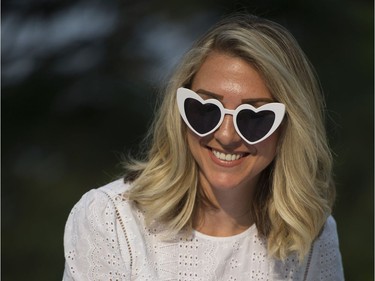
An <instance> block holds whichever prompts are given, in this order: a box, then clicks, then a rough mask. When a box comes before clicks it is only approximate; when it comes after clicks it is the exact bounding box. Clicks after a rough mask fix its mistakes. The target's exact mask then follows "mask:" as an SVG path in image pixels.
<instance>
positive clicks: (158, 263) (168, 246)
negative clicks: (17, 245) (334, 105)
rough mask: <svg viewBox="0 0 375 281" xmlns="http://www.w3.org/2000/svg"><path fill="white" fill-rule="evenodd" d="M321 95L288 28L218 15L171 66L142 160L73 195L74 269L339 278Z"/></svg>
mask: <svg viewBox="0 0 375 281" xmlns="http://www.w3.org/2000/svg"><path fill="white" fill-rule="evenodd" d="M323 106H324V103H323V98H322V95H321V93H320V89H319V85H318V83H317V80H316V78H315V76H314V71H313V68H312V66H311V65H310V63H309V62H308V60H307V58H306V57H305V55H304V54H303V52H302V51H301V49H300V47H299V46H298V44H297V43H296V41H295V40H294V38H293V37H292V36H291V35H290V33H289V32H288V31H286V30H285V29H284V28H283V27H281V26H280V25H278V24H276V23H273V22H271V21H268V20H265V19H261V18H258V17H254V16H246V15H240V16H238V15H237V16H232V17H228V18H226V19H224V20H223V21H221V22H219V23H218V24H217V25H215V26H214V27H213V28H212V29H211V30H210V31H209V32H208V33H207V34H206V35H204V36H203V37H202V38H201V39H200V40H199V41H197V42H196V43H195V45H194V46H193V47H192V49H191V50H190V51H189V52H188V53H187V54H186V56H185V57H184V58H183V60H182V62H181V63H180V65H179V67H178V68H177V69H176V71H175V73H174V75H173V76H172V78H171V80H170V83H169V85H168V86H167V89H166V90H165V95H164V96H163V102H162V104H161V106H160V109H159V112H158V114H157V116H156V119H155V122H154V124H153V126H152V131H151V133H150V136H151V137H152V138H150V139H151V145H150V149H149V151H148V153H147V156H146V157H145V159H143V160H139V161H133V162H131V163H129V164H128V165H127V173H126V176H125V180H118V181H116V182H113V183H110V184H108V185H106V186H104V187H102V188H100V189H95V190H92V191H90V192H88V193H87V194H86V195H84V197H83V198H82V199H81V200H80V201H79V202H78V203H77V205H76V206H75V207H74V208H73V210H72V213H71V214H70V216H69V219H68V222H67V225H66V230H65V239H64V243H65V256H66V268H65V272H64V280H135V279H137V280H343V279H344V277H343V269H342V264H341V256H340V252H339V246H338V237H337V231H336V225H335V221H334V219H333V218H332V216H331V211H332V205H333V202H334V195H335V191H334V185H333V182H332V178H331V174H332V171H331V169H332V159H331V154H330V151H329V148H328V145H327V139H326V133H325V129H324V125H323V123H324V116H323V114H322V111H323Z"/></svg>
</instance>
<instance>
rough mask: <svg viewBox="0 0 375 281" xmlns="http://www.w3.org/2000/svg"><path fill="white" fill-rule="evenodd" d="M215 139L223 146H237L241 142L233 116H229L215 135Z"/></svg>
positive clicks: (225, 117) (226, 116)
mask: <svg viewBox="0 0 375 281" xmlns="http://www.w3.org/2000/svg"><path fill="white" fill-rule="evenodd" d="M214 138H215V139H216V140H217V141H218V142H219V143H220V144H221V145H222V146H223V147H228V146H237V145H238V144H239V143H240V142H241V137H240V136H239V135H238V134H237V131H236V129H235V128H234V124H233V116H232V115H230V114H227V115H225V116H224V120H223V122H222V123H221V125H220V127H219V129H217V130H216V131H215V133H214Z"/></svg>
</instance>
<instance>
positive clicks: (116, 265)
mask: <svg viewBox="0 0 375 281" xmlns="http://www.w3.org/2000/svg"><path fill="white" fill-rule="evenodd" d="M119 228H120V225H119V223H118V222H117V221H116V208H115V205H114V202H113V201H112V200H111V199H110V197H108V196H107V195H106V193H104V192H102V191H100V190H92V191H90V192H88V193H87V194H85V195H84V196H83V197H82V198H81V200H80V201H79V202H78V203H77V204H76V205H75V206H74V208H73V209H72V211H71V213H70V215H69V217H68V220H67V223H66V226H65V234H64V251H65V270H64V277H63V280H64V281H68V280H77V281H84V280H90V281H92V280H127V279H130V273H129V271H130V269H129V264H128V262H127V258H126V255H127V254H128V253H122V252H121V248H122V247H121V245H120V243H121V241H120V240H121V239H119V237H118V235H120V234H121V231H120V230H119ZM125 249H126V247H125Z"/></svg>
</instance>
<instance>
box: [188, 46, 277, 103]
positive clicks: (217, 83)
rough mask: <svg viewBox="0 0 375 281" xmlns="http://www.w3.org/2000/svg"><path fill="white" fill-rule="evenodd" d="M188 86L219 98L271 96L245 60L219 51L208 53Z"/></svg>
mask: <svg viewBox="0 0 375 281" xmlns="http://www.w3.org/2000/svg"><path fill="white" fill-rule="evenodd" d="M192 90H194V91H198V90H204V91H208V92H211V93H215V94H217V95H220V96H222V97H223V101H224V102H226V101H228V102H231V101H232V102H235V101H239V100H244V99H260V98H268V99H270V98H272V95H271V93H270V91H269V90H268V88H267V86H266V83H265V82H264V80H263V78H262V77H261V75H260V74H259V73H258V71H257V70H256V69H255V68H254V67H253V66H252V65H251V64H249V63H248V62H247V61H245V60H244V59H242V58H239V57H235V56H232V55H229V54H225V53H222V52H213V53H211V54H210V55H209V56H208V57H207V58H206V60H205V61H204V62H203V64H202V65H201V67H200V68H199V70H198V72H197V73H196V75H195V76H194V79H193V81H192Z"/></svg>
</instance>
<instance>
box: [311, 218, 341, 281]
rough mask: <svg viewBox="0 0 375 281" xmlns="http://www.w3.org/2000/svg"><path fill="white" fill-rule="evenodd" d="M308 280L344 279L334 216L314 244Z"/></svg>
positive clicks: (335, 280)
mask: <svg viewBox="0 0 375 281" xmlns="http://www.w3.org/2000/svg"><path fill="white" fill-rule="evenodd" d="M309 262H310V265H309V270H308V275H307V277H308V278H307V280H310V281H317V280H319V281H342V280H344V271H343V266H342V261H341V254H340V249H339V240H338V235H337V229H336V222H335V220H334V218H333V217H332V216H330V217H329V218H328V219H327V222H326V224H325V226H324V229H323V231H322V233H321V234H320V236H319V237H318V239H317V240H316V241H315V243H314V245H313V251H312V255H311V258H310V261H309Z"/></svg>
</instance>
